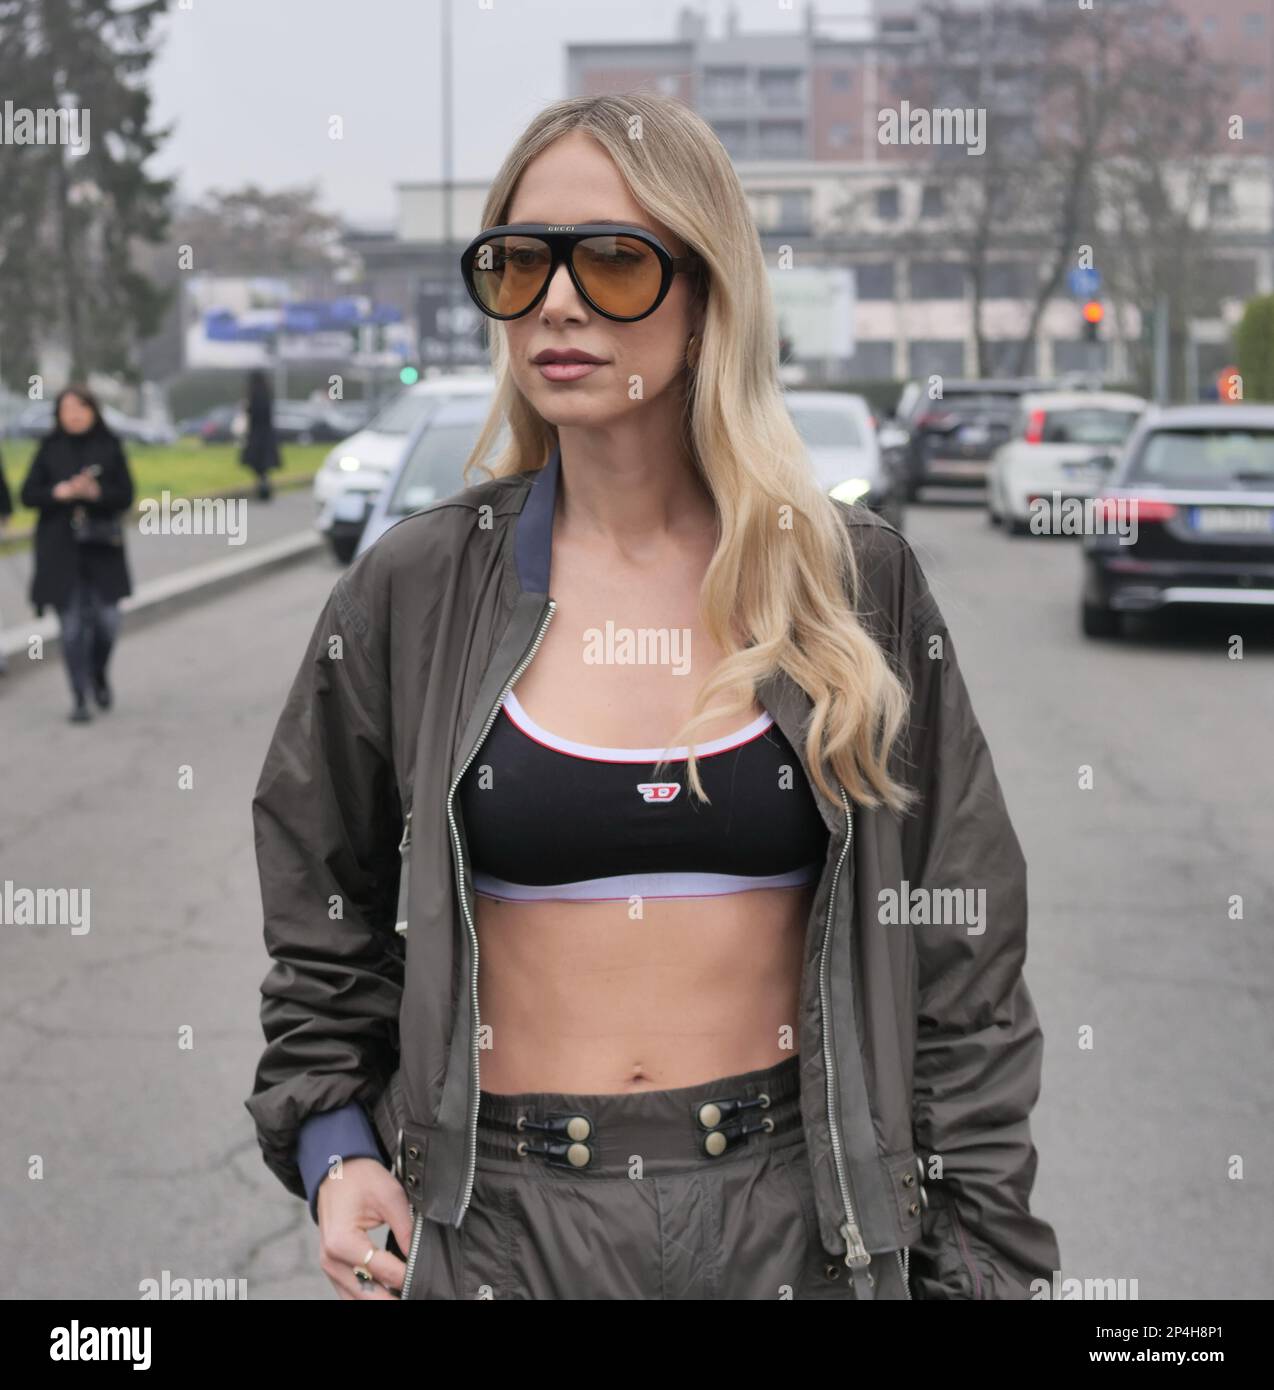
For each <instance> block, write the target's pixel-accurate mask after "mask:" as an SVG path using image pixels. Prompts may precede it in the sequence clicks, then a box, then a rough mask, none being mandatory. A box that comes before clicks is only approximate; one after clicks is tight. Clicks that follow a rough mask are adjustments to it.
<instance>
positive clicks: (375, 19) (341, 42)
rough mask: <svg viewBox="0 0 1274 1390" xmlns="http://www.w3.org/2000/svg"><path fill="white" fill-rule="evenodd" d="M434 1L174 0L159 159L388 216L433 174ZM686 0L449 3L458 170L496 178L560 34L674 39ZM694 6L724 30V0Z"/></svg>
mask: <svg viewBox="0 0 1274 1390" xmlns="http://www.w3.org/2000/svg"><path fill="white" fill-rule="evenodd" d="M440 3H441V0H172V11H171V13H170V15H169V17H168V19H167V20H166V21H165V22H164V32H165V38H164V41H163V45H162V48H161V51H160V53H159V56H158V58H157V59H156V61H155V65H154V67H153V69H152V73H153V82H152V91H153V93H154V97H155V113H156V121H157V123H158V124H174V125H175V129H174V132H173V134H172V137H171V139H170V140H169V141H168V142H167V144H166V145H165V146H164V149H163V153H162V156H161V157H160V158H159V159H158V160H157V161H156V163H155V166H154V167H155V171H156V172H157V173H161V174H164V175H169V176H175V177H176V178H177V179H178V180H179V182H180V186H181V191H182V193H183V194H186V195H198V194H200V193H203V192H204V191H206V190H207V189H209V188H212V187H219V188H233V187H236V186H239V185H241V184H243V183H245V182H248V181H251V182H255V183H257V184H259V185H262V186H265V187H271V188H274V187H283V186H287V185H294V184H298V183H305V182H310V181H314V180H317V181H318V182H319V184H320V186H321V189H322V192H323V198H324V203H325V205H326V206H327V208H328V209H329V210H330V211H333V212H336V213H339V214H341V215H343V216H345V217H346V218H348V219H349V220H350V221H352V222H354V223H356V224H358V225H362V226H389V225H390V223H391V221H392V217H393V212H394V196H393V188H394V184H395V183H398V182H402V181H407V180H411V179H428V178H438V177H440V176H441V172H442V156H441V141H440V120H439V113H440V109H441V94H440V88H439V72H440V65H439V54H440V43H439V32H440V25H439V15H440ZM683 3H684V0H638V2H637V3H626V2H625V0H486V2H485V3H484V0H452V15H453V20H452V35H453V52H454V80H453V109H454V130H455V135H454V151H455V152H454V160H455V175H456V177H457V178H489V177H491V175H493V174H494V173H495V172H496V170H497V169H498V168H499V165H500V162H501V160H502V159H503V158H504V155H505V153H506V152H507V150H508V148H509V146H510V145H511V144H512V142H513V140H514V139H515V137H516V136H517V134H518V132H519V131H520V130H521V128H522V127H523V126H524V125H525V124H526V122H527V121H528V120H529V119H530V117H531V116H532V115H533V114H534V112H535V111H537V110H538V109H539V108H540V107H541V106H543V105H544V104H545V103H546V102H549V101H554V100H556V99H557V98H559V97H562V96H565V95H566V45H567V44H568V43H576V42H582V41H588V40H598V39H600V40H630V39H634V40H644V41H650V40H660V41H667V40H671V39H672V38H673V37H674V36H675V34H676V22H677V14H678V11H679V10H680V8H681V5H682V4H683ZM864 3H865V0H832V2H831V3H829V4H828V5H827V6H826V8H827V9H829V10H831V11H835V12H839V13H842V14H843V13H852V12H854V11H856V10H860V9H861V8H862V6H863V4H864ZM187 4H188V5H189V8H181V6H183V5H187ZM736 4H737V8H738V12H739V28H740V31H741V32H744V33H747V32H756V31H761V32H771V33H772V32H776V31H783V32H793V31H796V30H799V28H800V27H801V23H802V14H803V7H804V0H792V3H790V4H789V3H787V0H736ZM695 7H696V8H697V9H699V10H700V11H701V12H703V13H706V14H707V17H708V24H709V33H710V34H713V35H717V34H720V33H722V32H723V29H724V17H725V12H726V9H727V3H726V0H695ZM333 115H339V116H340V117H341V118H342V120H343V122H344V138H343V139H342V140H340V141H334V140H331V139H329V138H328V122H329V119H330V117H332V116H333Z"/></svg>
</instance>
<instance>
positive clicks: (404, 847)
mask: <svg viewBox="0 0 1274 1390" xmlns="http://www.w3.org/2000/svg"><path fill="white" fill-rule="evenodd" d="M410 851H411V812H410V811H408V812H407V817H406V819H405V820H404V821H403V837H402V839H401V840H400V841H399V842H398V853H399V855H400V856H401V859H402V864H401V866H400V868H399V871H398V911H397V913H396V914H395V921H394V930H395V931H396V932H397V933H398V934H399V935H400V936H402V935H404V934H405V933H406V931H407V883H408V879H407V865H408V862H409V861H410V858H411V854H410Z"/></svg>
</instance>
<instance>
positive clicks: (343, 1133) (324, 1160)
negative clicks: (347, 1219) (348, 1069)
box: [296, 1101, 385, 1224]
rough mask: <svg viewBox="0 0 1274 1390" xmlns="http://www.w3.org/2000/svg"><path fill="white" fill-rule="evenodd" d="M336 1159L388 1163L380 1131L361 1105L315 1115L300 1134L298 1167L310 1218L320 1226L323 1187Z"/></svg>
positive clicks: (297, 1143) (356, 1103) (305, 1124)
mask: <svg viewBox="0 0 1274 1390" xmlns="http://www.w3.org/2000/svg"><path fill="white" fill-rule="evenodd" d="M333 1157H336V1158H342V1159H348V1158H374V1159H376V1161H377V1162H378V1163H384V1162H385V1159H384V1156H383V1155H382V1153H381V1150H380V1143H379V1141H378V1140H377V1138H376V1131H375V1130H373V1129H372V1126H371V1122H370V1121H369V1120H368V1118H367V1112H366V1111H365V1110H364V1109H363V1107H362V1106H361V1105H359V1104H358V1102H357V1101H350V1102H349V1103H348V1104H347V1105H342V1106H341V1107H340V1108H339V1109H337V1110H325V1111H323V1112H322V1113H321V1114H318V1115H311V1116H310V1118H309V1119H308V1120H306V1121H305V1123H304V1124H303V1125H302V1126H301V1128H300V1130H299V1132H298V1135H297V1142H296V1166H297V1167H298V1168H299V1169H300V1171H301V1181H302V1182H303V1183H304V1184H305V1196H306V1199H307V1201H308V1202H309V1205H310V1216H311V1217H312V1218H313V1220H314V1221H315V1223H316V1224H317V1222H318V1190H319V1184H320V1183H321V1182H322V1181H323V1179H324V1178H325V1177H327V1175H328V1169H329V1168H330V1167H331V1164H332V1159H333Z"/></svg>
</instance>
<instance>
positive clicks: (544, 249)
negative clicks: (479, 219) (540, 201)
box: [470, 236, 553, 316]
mask: <svg viewBox="0 0 1274 1390" xmlns="http://www.w3.org/2000/svg"><path fill="white" fill-rule="evenodd" d="M552 260H553V257H552V255H551V253H550V251H549V248H548V244H547V243H546V242H543V241H541V240H540V239H539V238H538V237H530V236H496V237H491V238H490V239H489V240H487V241H484V242H482V243H481V245H480V246H479V247H478V250H477V253H476V254H475V255H474V258H473V264H472V266H471V267H470V275H471V276H472V279H473V288H474V291H475V292H476V294H477V296H478V298H479V299H480V300H481V301H482V303H483V304H485V305H486V307H487V308H488V309H490V311H491V312H492V313H493V314H503V315H506V316H507V315H509V314H520V313H521V312H522V311H523V310H524V309H526V308H527V306H528V305H530V304H531V302H532V301H533V300H534V299H535V296H536V295H537V294H539V292H540V291H541V290H542V289H543V288H544V281H545V279H546V278H547V277H548V273H549V266H550V264H552Z"/></svg>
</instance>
